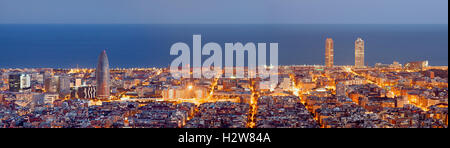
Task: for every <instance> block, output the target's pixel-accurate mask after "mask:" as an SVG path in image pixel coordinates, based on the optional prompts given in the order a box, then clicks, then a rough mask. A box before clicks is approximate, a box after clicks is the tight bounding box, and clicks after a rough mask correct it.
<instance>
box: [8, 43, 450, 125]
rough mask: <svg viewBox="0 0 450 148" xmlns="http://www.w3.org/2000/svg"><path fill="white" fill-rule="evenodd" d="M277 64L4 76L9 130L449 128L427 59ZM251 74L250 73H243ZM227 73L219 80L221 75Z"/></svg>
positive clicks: (438, 79) (436, 70)
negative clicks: (262, 74) (213, 72)
mask: <svg viewBox="0 0 450 148" xmlns="http://www.w3.org/2000/svg"><path fill="white" fill-rule="evenodd" d="M333 44H334V43H333V40H332V39H331V38H328V39H326V46H325V48H326V54H325V61H326V62H325V65H324V66H320V65H314V66H308V65H304V66H295V65H293V66H279V68H278V70H279V71H278V79H279V80H278V83H277V84H275V85H274V87H271V88H270V89H268V87H262V86H261V84H260V83H259V82H260V81H262V80H261V79H258V78H246V77H245V78H235V77H230V78H211V79H206V78H181V79H174V78H173V77H172V76H171V74H170V71H169V69H168V68H134V69H109V63H108V58H107V56H106V52H105V51H103V52H102V53H101V54H100V57H99V60H98V65H97V69H50V68H35V69H0V127H4V128H21V127H22V128H146V127H147V128H249V127H250V128H253V127H254V128H319V127H321V128H447V127H448V67H447V66H444V67H433V66H429V65H428V62H427V61H419V62H410V63H405V64H404V65H402V64H400V63H398V62H394V63H393V64H381V63H377V64H376V65H375V66H374V67H368V66H365V64H364V41H363V40H362V39H360V38H358V39H357V40H356V41H355V65H354V66H334V65H333V56H334V55H333V54H334V49H333V48H334V47H333ZM245 73H248V71H247V70H245ZM222 74H223V73H222Z"/></svg>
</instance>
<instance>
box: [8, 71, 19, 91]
mask: <svg viewBox="0 0 450 148" xmlns="http://www.w3.org/2000/svg"><path fill="white" fill-rule="evenodd" d="M8 82H9V91H11V92H19V90H20V74H12V75H9V78H8Z"/></svg>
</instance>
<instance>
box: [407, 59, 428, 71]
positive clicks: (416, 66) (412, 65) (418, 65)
mask: <svg viewBox="0 0 450 148" xmlns="http://www.w3.org/2000/svg"><path fill="white" fill-rule="evenodd" d="M425 67H428V61H416V62H409V63H406V64H405V68H406V69H408V70H424V68H425Z"/></svg>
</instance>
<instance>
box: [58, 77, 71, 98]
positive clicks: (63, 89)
mask: <svg viewBox="0 0 450 148" xmlns="http://www.w3.org/2000/svg"><path fill="white" fill-rule="evenodd" d="M58 83H59V84H58V93H59V94H61V95H67V94H69V93H70V77H68V76H60V77H59V81H58Z"/></svg>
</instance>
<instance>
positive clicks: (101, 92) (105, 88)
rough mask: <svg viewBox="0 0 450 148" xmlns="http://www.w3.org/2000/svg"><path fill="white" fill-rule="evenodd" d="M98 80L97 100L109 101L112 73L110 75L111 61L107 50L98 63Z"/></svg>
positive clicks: (96, 74) (96, 73) (96, 75)
mask: <svg viewBox="0 0 450 148" xmlns="http://www.w3.org/2000/svg"><path fill="white" fill-rule="evenodd" d="M95 77H96V79H97V99H109V97H110V93H111V92H110V89H111V88H110V86H111V82H110V73H109V61H108V56H107V55H106V50H103V52H102V53H101V54H100V57H99V58H98V63H97V70H96V72H95Z"/></svg>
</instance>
